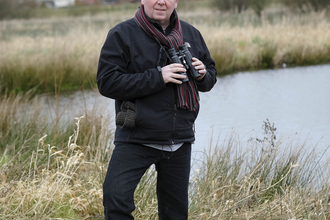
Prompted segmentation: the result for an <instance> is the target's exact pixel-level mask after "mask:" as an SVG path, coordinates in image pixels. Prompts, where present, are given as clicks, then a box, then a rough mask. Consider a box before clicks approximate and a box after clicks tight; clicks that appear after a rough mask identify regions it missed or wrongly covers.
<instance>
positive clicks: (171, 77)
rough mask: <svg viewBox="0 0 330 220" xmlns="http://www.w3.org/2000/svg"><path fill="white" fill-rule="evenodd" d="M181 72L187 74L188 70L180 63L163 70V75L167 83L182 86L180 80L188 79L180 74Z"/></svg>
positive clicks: (165, 67)
mask: <svg viewBox="0 0 330 220" xmlns="http://www.w3.org/2000/svg"><path fill="white" fill-rule="evenodd" d="M179 72H186V69H185V68H184V67H183V65H182V64H180V63H172V64H169V65H167V66H164V67H163V68H162V75H163V79H164V82H165V83H169V82H171V83H176V84H182V81H181V80H180V79H184V78H186V76H185V75H182V74H178V73H179Z"/></svg>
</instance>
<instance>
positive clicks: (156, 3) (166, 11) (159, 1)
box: [141, 0, 179, 25]
mask: <svg viewBox="0 0 330 220" xmlns="http://www.w3.org/2000/svg"><path fill="white" fill-rule="evenodd" d="M178 2H179V0H141V4H142V5H144V11H145V13H146V14H147V15H148V17H149V18H151V19H153V20H155V21H158V22H159V23H160V24H161V25H168V23H169V20H170V17H171V14H172V12H173V10H174V9H175V8H176V7H177V6H178Z"/></svg>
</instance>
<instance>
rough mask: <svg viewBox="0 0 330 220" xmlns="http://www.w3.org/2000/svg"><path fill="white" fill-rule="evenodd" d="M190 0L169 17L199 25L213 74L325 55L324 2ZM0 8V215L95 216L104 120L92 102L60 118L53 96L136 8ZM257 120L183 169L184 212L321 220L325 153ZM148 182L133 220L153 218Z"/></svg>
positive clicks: (105, 145) (98, 215)
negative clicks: (256, 127) (194, 166)
mask: <svg viewBox="0 0 330 220" xmlns="http://www.w3.org/2000/svg"><path fill="white" fill-rule="evenodd" d="M192 2H193V0H186V1H185V0H180V3H179V8H178V10H179V16H180V18H181V19H183V20H186V21H188V22H190V23H192V24H193V25H194V26H196V27H197V28H198V29H199V30H200V31H201V33H202V34H203V36H204V38H205V40H206V43H207V45H208V46H209V49H210V52H211V55H212V57H213V58H214V59H215V61H216V65H217V66H216V68H217V70H218V72H219V75H221V74H229V73H234V72H237V71H243V70H255V69H262V68H283V67H285V66H295V65H314V64H321V63H329V61H330V43H329V42H330V18H329V14H328V9H329V6H328V5H327V4H326V3H327V1H324V4H325V5H322V7H320V5H321V4H323V3H322V1H313V2H317V3H318V4H317V5H318V8H317V9H315V6H314V5H313V4H312V3H311V2H309V1H307V0H305V1H285V0H282V1H281V2H282V4H277V3H276V1H270V2H268V1H258V2H259V3H260V5H257V4H256V1H253V0H251V1H248V0H246V1H243V0H242V1H239V0H235V1H217V2H213V1H194V4H192ZM214 4H219V5H220V4H221V5H222V6H221V7H220V6H219V7H220V9H221V10H219V9H216V7H215V5H214ZM295 4H296V5H295ZM0 5H1V7H0V18H1V19H2V21H0V49H1V53H0V155H1V156H0V204H1V205H0V219H38V220H39V219H102V218H103V217H102V214H103V206H102V183H103V180H104V176H105V173H106V170H107V165H108V162H109V159H110V157H111V150H112V145H111V143H112V138H113V125H112V119H111V117H108V116H106V115H105V114H104V112H105V111H104V110H103V109H96V108H95V109H94V110H87V109H83V110H84V111H83V114H82V115H83V116H84V117H77V118H76V119H73V118H70V119H66V118H65V117H64V115H63V112H61V111H60V110H59V109H60V108H59V106H58V105H59V102H58V100H59V97H60V96H64V95H67V94H71V93H72V92H73V91H76V90H81V91H84V90H85V89H93V88H95V74H96V69H97V62H98V56H99V52H100V49H101V46H102V44H103V42H104V40H105V37H106V34H107V32H108V30H109V29H110V28H111V27H113V26H114V25H115V24H117V23H118V22H120V21H123V20H126V19H128V18H131V17H132V15H133V14H134V13H135V11H136V8H137V6H138V5H137V4H126V5H120V4H118V5H95V6H91V7H86V6H77V7H73V8H63V9H57V10H53V9H49V8H45V7H42V6H38V5H32V3H31V5H25V6H24V7H23V5H22V4H18V1H16V0H13V1H10V0H0ZM226 5H227V6H226ZM253 5H254V6H253ZM225 6H226V7H225ZM320 8H322V10H320ZM256 9H257V10H256ZM258 10H259V12H258ZM37 94H42V95H37ZM45 97H46V99H45ZM45 100H46V101H45ZM81 102H84V100H81ZM72 105H73V104H72ZM45 106H46V107H45ZM82 106H83V104H82ZM71 107H72V108H73V109H78V108H80V106H71ZM48 111H52V112H55V113H54V114H53V115H52V116H51V117H50V116H49V114H48ZM261 126H262V127H263V129H264V137H259V138H257V139H256V138H254V139H253V138H251V139H250V141H249V142H247V143H241V142H240V141H239V140H238V138H236V137H235V135H233V136H232V137H228V139H227V140H226V141H224V142H223V143H215V144H214V146H210V151H209V152H206V153H205V155H206V156H205V158H203V160H202V165H201V167H199V168H198V170H192V177H191V180H190V188H189V189H190V198H189V199H190V206H189V215H190V218H189V219H196V220H215V219H292V220H293V219H320V220H321V219H322V220H324V219H330V203H329V201H330V200H329V199H330V193H329V189H330V188H329V186H330V185H329V175H330V172H329V162H330V161H329V160H330V159H329V158H324V155H325V153H326V152H318V151H317V146H309V145H307V144H306V143H301V144H300V145H292V144H291V143H285V142H283V141H282V140H280V139H276V136H277V131H276V127H275V125H274V124H271V123H270V122H269V121H268V120H266V121H265V122H264V124H263V125H261ZM109 146H110V147H109ZM198 159H199V158H197V159H193V161H192V162H193V163H195V162H196V161H197V160H198ZM199 162H200V161H199ZM155 180H156V174H155V171H154V170H153V168H151V169H150V170H149V172H147V173H146V175H145V176H144V177H143V179H142V181H141V183H140V184H139V186H138V188H137V190H136V207H137V208H136V210H135V213H134V215H135V216H136V219H141V220H146V219H150V220H153V219H156V216H157V200H156V195H155Z"/></svg>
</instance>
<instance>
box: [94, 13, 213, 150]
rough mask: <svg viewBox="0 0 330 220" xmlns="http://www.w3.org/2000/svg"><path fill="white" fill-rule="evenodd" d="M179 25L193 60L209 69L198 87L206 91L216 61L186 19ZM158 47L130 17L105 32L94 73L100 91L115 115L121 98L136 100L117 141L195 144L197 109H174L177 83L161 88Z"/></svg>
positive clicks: (117, 129)
mask: <svg viewBox="0 0 330 220" xmlns="http://www.w3.org/2000/svg"><path fill="white" fill-rule="evenodd" d="M155 25H159V24H157V23H156V24H155ZM181 27H182V34H183V41H184V42H189V43H190V45H191V48H190V52H191V54H192V56H193V57H196V58H198V59H199V60H201V61H202V62H203V63H204V65H205V66H206V69H207V73H206V75H205V77H204V79H203V80H202V82H199V83H198V84H197V85H198V90H199V91H202V92H206V91H209V90H210V89H211V88H212V87H213V86H214V84H215V83H216V70H215V67H214V66H215V64H214V61H213V59H212V58H211V57H210V54H209V51H208V49H207V47H206V45H205V42H204V40H203V38H202V36H201V34H200V33H199V31H198V30H197V29H195V28H194V27H193V26H191V25H190V24H188V23H186V22H184V21H181ZM159 28H161V27H160V25H159ZM159 49H160V45H159V43H158V42H157V41H156V40H154V39H153V38H151V37H150V36H148V35H147V34H146V33H145V32H144V31H143V30H142V29H141V27H139V26H138V25H137V24H136V23H135V21H134V19H130V20H128V21H125V22H122V23H120V24H118V25H117V26H115V27H114V28H112V29H111V30H110V31H109V33H108V36H107V38H106V41H105V43H104V45H103V47H102V50H101V54H100V60H99V66H98V72H97V84H98V88H99V92H100V93H101V94H102V95H103V96H106V97H108V98H112V99H115V100H116V101H115V103H116V104H115V105H116V114H118V112H119V111H120V106H121V104H122V102H123V101H124V100H132V101H134V102H135V107H136V109H135V127H134V128H121V127H120V126H117V128H116V134H115V142H118V141H119V142H131V143H141V144H174V143H183V142H193V141H194V140H195V137H194V122H195V119H196V117H197V115H198V111H199V109H197V110H196V111H186V110H181V109H177V108H176V106H175V103H176V102H175V100H176V97H177V95H176V85H174V84H172V83H167V84H165V83H164V80H163V77H162V74H161V72H159V71H158V70H157V61H158V57H159Z"/></svg>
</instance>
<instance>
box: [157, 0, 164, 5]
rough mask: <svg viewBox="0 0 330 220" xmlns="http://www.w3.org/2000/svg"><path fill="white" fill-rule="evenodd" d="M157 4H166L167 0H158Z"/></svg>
mask: <svg viewBox="0 0 330 220" xmlns="http://www.w3.org/2000/svg"><path fill="white" fill-rule="evenodd" d="M157 4H160V5H164V4H165V0H158V1H157Z"/></svg>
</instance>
